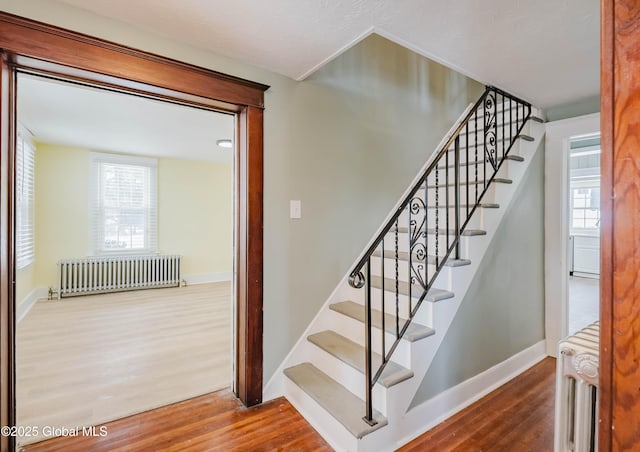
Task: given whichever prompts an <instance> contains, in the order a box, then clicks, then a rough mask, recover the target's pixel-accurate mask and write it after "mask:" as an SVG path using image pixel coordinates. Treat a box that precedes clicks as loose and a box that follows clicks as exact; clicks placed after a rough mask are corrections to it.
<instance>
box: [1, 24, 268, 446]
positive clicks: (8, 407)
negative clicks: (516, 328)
mask: <svg viewBox="0 0 640 452" xmlns="http://www.w3.org/2000/svg"><path fill="white" fill-rule="evenodd" d="M0 51H1V52H2V54H1V55H0V56H1V57H2V61H1V63H2V66H1V67H0V218H1V220H0V425H1V426H11V425H15V359H14V353H15V341H14V340H15V316H14V308H15V299H14V297H15V295H14V284H15V281H14V274H15V255H14V249H13V247H14V244H13V242H14V240H13V232H14V231H13V228H14V225H13V221H14V220H13V202H14V199H13V177H14V165H13V160H14V147H15V138H14V130H15V94H16V86H15V76H16V69H20V70H23V71H26V72H29V71H31V72H37V73H45V74H50V75H52V76H57V77H61V78H64V79H72V80H76V81H81V82H85V83H89V84H92V85H101V86H103V87H106V88H108V89H112V90H116V91H121V92H127V93H133V94H136V95H140V96H146V97H150V98H157V99H165V100H169V101H174V102H179V103H182V104H186V105H194V106H198V107H201V108H208V109H215V110H219V111H225V112H231V113H234V114H235V115H236V116H237V136H236V140H237V141H236V149H237V151H236V165H235V180H236V187H235V188H236V193H237V194H236V206H235V207H236V208H235V222H236V232H235V236H236V238H235V258H234V267H235V268H234V273H235V281H236V287H235V292H236V311H237V323H236V375H235V389H236V394H237V396H238V397H239V398H240V399H241V400H242V402H243V403H244V404H245V405H247V406H250V405H254V404H257V403H260V402H261V401H262V296H263V290H262V277H263V267H262V261H263V256H262V253H263V246H262V244H263V242H262V240H263V238H262V230H263V196H262V193H263V108H264V91H266V90H267V89H268V88H269V87H268V86H266V85H263V84H260V83H255V82H251V81H248V80H244V79H240V78H237V77H233V76H229V75H225V74H221V73H218V72H215V71H211V70H207V69H203V68H200V67H196V66H192V65H189V64H186V63H182V62H179V61H176V60H172V59H169V58H164V57H161V56H158V55H153V54H149V53H146V52H142V51H139V50H136V49H132V48H129V47H126V46H122V45H119V44H116V43H112V42H108V41H105V40H102V39H98V38H94V37H91V36H87V35H84V34H80V33H76V32H73V31H69V30H65V29H62V28H59V27H55V26H51V25H48V24H44V23H41V22H36V21H33V20H30V19H26V18H22V17H19V16H15V15H12V14H7V13H2V12H0ZM12 447H13V444H12V442H11V441H10V438H7V437H6V436H2V437H1V438H0V449H1V450H3V451H5V450H10V449H11V448H12Z"/></svg>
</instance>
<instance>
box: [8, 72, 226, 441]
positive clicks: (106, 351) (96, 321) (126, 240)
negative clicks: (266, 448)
mask: <svg viewBox="0 0 640 452" xmlns="http://www.w3.org/2000/svg"><path fill="white" fill-rule="evenodd" d="M17 92H18V97H17V125H18V131H17V137H16V140H17V141H16V144H17V146H16V179H15V188H14V193H15V212H16V234H15V242H16V243H15V250H16V275H15V279H16V295H15V296H16V310H15V314H16V319H15V322H16V421H17V426H18V432H25V435H23V436H19V437H18V438H17V441H18V444H17V446H18V447H20V446H23V445H26V444H30V443H34V442H38V441H41V440H46V439H50V438H52V437H55V436H58V435H59V434H60V432H64V431H75V430H78V429H89V428H91V427H92V426H96V425H100V424H103V423H105V422H108V421H112V420H115V419H119V418H122V417H126V416H129V415H132V414H137V413H141V412H144V411H148V410H150V409H154V408H158V407H160V406H164V405H168V404H172V403H175V402H179V401H183V400H186V399H190V398H192V397H196V396H199V395H203V394H206V393H209V392H213V391H217V390H220V389H224V388H229V387H230V386H231V384H232V382H233V370H232V368H233V367H232V365H233V361H234V360H233V356H234V353H233V351H232V344H233V343H234V342H235V341H234V337H233V323H234V322H233V317H234V312H235V311H234V306H235V300H234V294H233V287H234V284H233V283H232V278H233V256H234V246H233V230H234V229H235V228H234V227H233V217H234V215H233V204H234V202H233V200H234V196H233V192H234V187H235V185H236V184H235V183H233V174H234V171H233V163H234V162H233V160H234V152H233V141H234V140H233V137H234V136H235V121H236V117H235V115H232V114H227V113H220V112H216V111H212V110H205V109H201V108H200V109H197V108H193V107H187V106H183V105H178V104H176V103H168V102H164V101H159V100H151V99H146V98H142V97H139V96H134V95H132V94H125V93H116V92H112V91H108V90H105V89H99V88H96V87H91V86H86V85H81V84H77V83H70V82H68V81H64V80H58V79H52V78H45V77H42V76H39V75H31V74H24V73H21V72H20V71H18V74H17ZM217 143H222V144H226V146H227V147H220V146H219V145H218V144H217ZM30 429H31V431H29V430H30Z"/></svg>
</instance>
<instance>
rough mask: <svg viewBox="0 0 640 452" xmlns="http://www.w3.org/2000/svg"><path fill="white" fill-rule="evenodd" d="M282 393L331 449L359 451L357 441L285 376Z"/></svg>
mask: <svg viewBox="0 0 640 452" xmlns="http://www.w3.org/2000/svg"><path fill="white" fill-rule="evenodd" d="M283 392H284V395H285V396H286V398H287V400H288V401H289V402H290V403H291V404H292V405H293V406H294V407H295V408H296V410H298V412H300V414H302V416H303V417H304V418H305V420H306V421H307V422H309V424H311V426H312V427H313V428H314V429H315V430H316V431H317V432H318V433H320V435H321V436H322V437H323V438H324V439H325V440H326V441H328V442H329V445H330V446H331V447H332V448H333V449H335V450H337V451H358V450H360V449H359V447H360V446H359V441H358V439H357V438H356V437H355V436H353V435H352V434H351V432H349V431H348V430H347V429H346V428H345V427H344V426H343V425H342V424H341V423H340V422H338V421H337V420H336V418H334V417H333V416H332V415H331V414H330V413H329V412H328V411H326V410H325V409H324V408H323V407H322V406H320V405H319V404H318V402H316V401H315V400H314V399H313V398H312V397H310V396H309V395H308V394H307V393H306V392H304V391H303V390H302V389H301V388H300V387H299V386H298V385H296V384H295V383H294V382H292V381H291V380H290V379H289V378H287V377H286V376H283Z"/></svg>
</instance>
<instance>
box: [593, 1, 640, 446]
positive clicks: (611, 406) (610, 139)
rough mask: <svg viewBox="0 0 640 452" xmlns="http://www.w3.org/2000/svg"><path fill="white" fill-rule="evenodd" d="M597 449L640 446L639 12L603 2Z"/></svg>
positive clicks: (626, 4) (632, 4) (629, 5)
mask: <svg viewBox="0 0 640 452" xmlns="http://www.w3.org/2000/svg"><path fill="white" fill-rule="evenodd" d="M601 7H602V8H601V60H600V61H601V67H600V75H601V83H600V90H601V95H600V102H601V107H600V111H601V116H600V118H601V133H602V136H601V147H602V154H601V171H602V178H601V194H602V196H601V211H602V220H601V223H600V228H601V232H602V235H601V245H600V249H601V255H600V265H601V280H600V382H599V388H598V391H599V399H600V407H599V421H600V424H599V430H598V433H599V437H598V450H600V451H601V452H608V451H622V450H632V449H633V450H637V447H638V444H640V423H639V422H638V413H639V410H640V391H639V389H640V344H639V342H638V341H639V340H640V285H639V284H638V282H637V281H638V270H639V269H640V233H638V229H639V227H640V213H639V212H638V206H639V205H640V165H639V164H638V160H639V159H640V130H639V129H638V124H640V75H639V74H640V54H639V53H638V50H637V49H638V45H637V43H638V41H639V40H640V27H639V25H640V7H638V2H637V1H635V0H602V2H601Z"/></svg>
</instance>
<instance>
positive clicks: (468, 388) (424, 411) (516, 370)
mask: <svg viewBox="0 0 640 452" xmlns="http://www.w3.org/2000/svg"><path fill="white" fill-rule="evenodd" d="M546 356H547V354H546V353H545V341H544V340H542V341H540V342H537V343H536V344H534V345H532V346H531V347H529V348H526V349H524V350H522V351H521V352H519V353H516V354H515V355H513V356H512V357H510V358H508V359H506V360H505V361H503V362H501V363H499V364H496V365H495V366H493V367H491V368H489V369H487V370H485V371H484V372H482V373H480V374H478V375H476V376H475V377H471V378H470V379H468V380H466V381H463V382H462V383H460V384H459V385H457V386H454V387H453V388H449V389H447V390H446V391H444V392H442V393H441V394H438V395H437V396H435V397H433V398H432V399H429V400H427V401H426V402H424V403H422V404H420V405H418V406H416V407H414V408H412V409H411V410H409V411H408V412H407V413H406V414H405V419H404V422H403V434H402V439H401V440H400V441H399V442H398V444H397V447H400V446H402V445H404V444H407V443H408V442H410V441H412V440H413V439H415V438H417V437H418V436H420V435H422V434H423V433H425V432H427V431H429V430H431V429H432V428H433V427H435V426H436V425H438V424H440V423H442V422H443V421H445V420H446V419H448V418H450V417H451V416H453V415H454V414H456V413H458V412H459V411H461V410H463V409H464V408H466V407H468V406H469V405H471V404H472V403H474V402H476V401H478V400H479V399H481V398H482V397H484V396H485V395H487V394H489V393H490V392H492V391H494V390H496V389H497V388H499V387H500V386H502V385H503V384H505V383H507V382H508V381H510V380H512V379H513V378H515V377H517V376H518V375H520V374H521V373H522V372H524V371H525V370H527V369H529V368H530V367H532V366H533V365H535V364H537V363H539V362H540V361H542V360H543V359H544V358H545V357H546Z"/></svg>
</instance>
